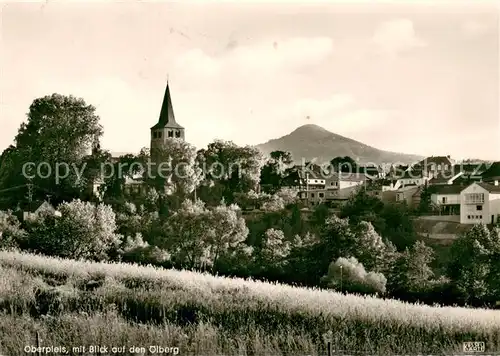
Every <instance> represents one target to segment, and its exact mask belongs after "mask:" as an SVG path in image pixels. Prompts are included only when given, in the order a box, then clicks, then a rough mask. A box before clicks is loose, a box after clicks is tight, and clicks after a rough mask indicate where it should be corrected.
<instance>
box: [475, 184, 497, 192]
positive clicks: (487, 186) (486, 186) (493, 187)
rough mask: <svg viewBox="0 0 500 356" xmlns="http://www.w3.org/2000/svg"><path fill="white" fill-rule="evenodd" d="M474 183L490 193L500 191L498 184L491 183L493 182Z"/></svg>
mask: <svg viewBox="0 0 500 356" xmlns="http://www.w3.org/2000/svg"><path fill="white" fill-rule="evenodd" d="M476 184H477V185H479V186H481V187H482V188H484V189H486V190H487V191H488V192H490V193H500V185H493V184H488V183H484V182H479V183H476Z"/></svg>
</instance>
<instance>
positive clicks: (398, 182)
mask: <svg viewBox="0 0 500 356" xmlns="http://www.w3.org/2000/svg"><path fill="white" fill-rule="evenodd" d="M297 169H298V170H299V171H300V169H299V168H297ZM298 176H299V180H298V181H299V184H298V185H297V189H298V191H299V192H298V194H299V197H300V198H301V199H302V200H303V201H305V203H306V204H307V205H308V206H314V205H318V204H327V205H334V204H339V203H342V202H344V201H346V200H348V199H349V198H350V197H351V196H352V195H353V194H355V193H356V192H358V191H359V190H360V189H364V190H365V191H366V192H367V193H369V194H371V195H375V196H377V197H379V198H380V199H382V200H383V201H392V202H401V203H402V202H405V203H406V204H408V205H409V206H413V207H416V206H418V205H419V204H420V200H421V197H422V193H423V191H424V189H427V191H428V193H429V194H430V198H431V202H432V205H433V207H434V208H435V211H436V214H446V215H455V216H456V217H457V220H458V219H459V220H460V223H462V224H475V223H480V222H481V223H484V224H490V223H496V222H497V221H499V219H500V186H499V181H500V162H495V163H493V164H485V163H478V164H454V163H453V162H452V160H451V158H450V156H436V157H428V158H426V159H424V160H423V161H421V162H418V163H417V164H415V165H412V166H407V167H402V166H400V167H391V170H390V171H389V172H381V173H380V174H376V172H375V173H372V174H368V173H358V172H355V173H345V172H333V173H332V172H325V171H323V170H322V169H321V168H320V167H314V166H313V167H309V168H308V169H307V170H302V173H299V174H298Z"/></svg>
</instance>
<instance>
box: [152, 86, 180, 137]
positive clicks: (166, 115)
mask: <svg viewBox="0 0 500 356" xmlns="http://www.w3.org/2000/svg"><path fill="white" fill-rule="evenodd" d="M164 127H168V128H175V129H183V128H184V127H182V126H181V125H179V124H178V123H177V122H176V121H175V116H174V108H173V106H172V98H171V97H170V88H169V86H168V83H167V88H166V89H165V95H164V96H163V103H162V105H161V111H160V118H159V120H158V123H157V124H156V125H155V126H153V127H152V128H151V130H153V129H161V128H164Z"/></svg>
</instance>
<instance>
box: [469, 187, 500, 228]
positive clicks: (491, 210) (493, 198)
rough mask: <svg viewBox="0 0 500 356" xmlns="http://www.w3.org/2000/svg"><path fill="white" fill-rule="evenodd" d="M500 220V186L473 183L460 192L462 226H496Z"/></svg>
mask: <svg viewBox="0 0 500 356" xmlns="http://www.w3.org/2000/svg"><path fill="white" fill-rule="evenodd" d="M499 218H500V185H499V181H498V180H496V181H494V182H493V184H490V183H484V182H479V183H476V182H475V183H472V184H471V185H469V186H468V187H467V188H465V189H463V190H462V191H461V192H460V223H461V224H478V223H483V224H494V223H497V222H498V221H499Z"/></svg>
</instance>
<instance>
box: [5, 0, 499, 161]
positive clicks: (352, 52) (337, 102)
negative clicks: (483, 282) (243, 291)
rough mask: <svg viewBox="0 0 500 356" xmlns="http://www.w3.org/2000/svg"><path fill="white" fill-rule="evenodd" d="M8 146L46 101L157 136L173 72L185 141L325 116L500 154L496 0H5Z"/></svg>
mask: <svg viewBox="0 0 500 356" xmlns="http://www.w3.org/2000/svg"><path fill="white" fill-rule="evenodd" d="M0 6H1V28H0V36H1V37H0V53H1V57H0V59H1V62H0V123H1V126H0V127H1V131H0V149H4V148H5V147H7V146H8V145H10V144H12V143H13V139H14V136H15V135H16V133H17V130H18V128H19V126H20V124H21V123H22V122H23V121H25V120H26V113H27V112H28V110H29V106H30V104H31V102H32V101H33V100H34V99H35V98H39V97H43V96H45V95H50V94H52V93H60V94H64V95H74V96H77V97H82V98H83V99H84V100H85V101H86V102H87V103H88V104H92V105H93V106H95V107H96V112H97V114H98V115H99V116H100V119H101V124H102V125H103V127H104V136H103V138H102V146H103V147H104V148H106V149H109V150H111V151H114V152H138V151H139V150H140V148H142V147H148V146H149V140H150V131H149V129H150V127H151V126H153V125H154V124H155V123H156V122H157V120H158V116H159V113H160V109H161V102H162V97H163V94H164V91H165V85H166V83H167V79H168V80H169V84H170V90H171V96H172V101H173V106H174V112H175V116H176V119H177V122H178V123H180V124H181V125H182V126H184V127H185V128H186V140H187V141H189V142H190V143H192V144H193V145H195V146H196V147H197V148H202V147H204V146H206V145H207V144H208V143H210V142H212V141H213V140H214V139H216V138H219V139H224V140H231V141H233V142H235V143H236V144H238V145H246V144H250V145H253V144H259V143H263V142H266V141H268V140H270V139H273V138H278V137H281V136H283V135H286V134H288V133H290V132H291V131H293V130H294V129H296V128H297V127H299V126H301V125H303V124H317V125H320V126H322V127H324V128H325V129H327V130H329V131H332V132H335V133H337V134H340V135H344V136H347V137H350V138H353V139H355V140H358V141H361V142H363V143H365V144H368V145H371V146H374V147H376V148H379V149H384V150H390V151H397V152H404V153H413V154H421V155H451V156H452V157H453V158H457V159H459V158H467V157H469V158H472V157H473V158H482V159H496V160H500V120H499V99H500V93H499V91H500V88H499V87H500V85H499V81H500V75H499V32H500V31H499V29H500V27H499V6H498V2H488V1H475V2H469V3H462V2H457V1H455V2H454V3H443V2H440V1H436V0H435V1H432V2H416V1H413V2H410V1H408V3H406V4H405V5H402V4H401V3H399V4H398V5H395V4H394V3H388V2H383V3H380V2H374V1H372V2H370V3H362V2H355V1H351V2H350V3H347V2H345V3H342V2H338V1H330V2H326V1H322V2H315V3H314V4H312V3H309V4H307V3H305V2H304V3H300V2H288V3H283V2H281V3H280V2H274V3H265V2H253V3H250V2H244V1H240V2H233V3H231V2H225V3H221V2H214V1H212V2H201V1H197V2H193V1H192V2H183V3H167V2H132V1H129V2H121V3H113V2H108V3H104V2H86V3H83V2H81V3H77V2H71V1H67V2H65V3H60V2H55V1H46V2H45V1H44V2H41V3H8V4H7V3H3V4H2V5H0Z"/></svg>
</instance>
